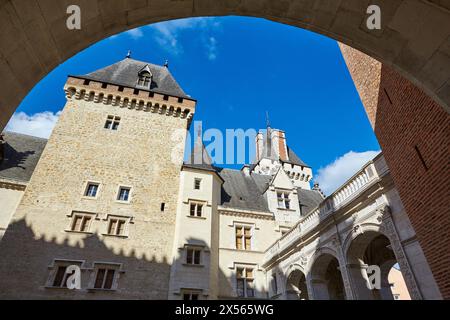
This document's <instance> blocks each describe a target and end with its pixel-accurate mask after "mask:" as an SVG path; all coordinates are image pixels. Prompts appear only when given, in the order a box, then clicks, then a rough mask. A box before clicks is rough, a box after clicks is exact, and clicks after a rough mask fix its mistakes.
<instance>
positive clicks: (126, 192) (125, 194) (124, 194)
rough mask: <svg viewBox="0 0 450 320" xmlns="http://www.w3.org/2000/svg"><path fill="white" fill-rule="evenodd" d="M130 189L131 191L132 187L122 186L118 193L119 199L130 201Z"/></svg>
mask: <svg viewBox="0 0 450 320" xmlns="http://www.w3.org/2000/svg"><path fill="white" fill-rule="evenodd" d="M130 191H131V188H128V187H120V188H119V194H118V195H117V200H119V201H124V202H128V201H129V200H130Z"/></svg>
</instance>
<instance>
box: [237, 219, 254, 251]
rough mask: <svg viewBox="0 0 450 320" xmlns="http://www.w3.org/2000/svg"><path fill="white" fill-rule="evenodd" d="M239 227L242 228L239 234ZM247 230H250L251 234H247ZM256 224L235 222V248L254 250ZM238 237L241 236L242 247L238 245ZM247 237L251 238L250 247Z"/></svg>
mask: <svg viewBox="0 0 450 320" xmlns="http://www.w3.org/2000/svg"><path fill="white" fill-rule="evenodd" d="M238 229H240V230H241V234H240V235H238ZM245 230H250V232H249V234H246V232H245ZM253 230H254V226H251V225H244V224H235V225H234V239H235V240H234V241H235V249H236V250H239V251H252V250H253V237H254V233H253ZM238 237H240V240H241V245H242V248H239V246H238ZM247 239H249V248H247V241H246V240H247Z"/></svg>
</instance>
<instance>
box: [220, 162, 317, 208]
mask: <svg viewBox="0 0 450 320" xmlns="http://www.w3.org/2000/svg"><path fill="white" fill-rule="evenodd" d="M218 170H219V171H220V175H221V177H222V178H223V179H224V184H223V186H222V203H221V205H222V206H223V207H228V208H236V209H246V210H256V211H262V212H270V211H269V207H268V206H267V200H266V199H265V197H264V193H265V191H266V190H267V187H268V185H269V183H270V181H271V180H272V176H270V175H261V174H256V173H252V174H251V175H250V176H247V175H245V173H243V172H242V171H240V170H232V169H218ZM297 193H298V199H299V203H300V208H301V213H302V214H303V215H304V214H307V213H309V212H310V211H311V210H312V209H314V208H316V207H317V206H318V205H319V204H320V203H321V202H322V201H323V197H322V195H321V194H320V192H318V191H315V190H305V189H301V188H298V189H297Z"/></svg>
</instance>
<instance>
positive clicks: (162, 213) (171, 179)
mask: <svg viewBox="0 0 450 320" xmlns="http://www.w3.org/2000/svg"><path fill="white" fill-rule="evenodd" d="M64 89H65V92H66V94H67V103H66V105H65V107H64V110H63V111H62V114H61V117H60V119H59V121H58V123H57V125H56V127H55V129H54V131H53V133H52V135H51V137H50V139H49V140H48V143H47V145H46V148H45V150H44V152H43V154H42V156H41V159H40V161H39V163H38V165H37V167H36V169H35V171H34V174H33V176H32V178H31V181H30V182H29V185H28V187H27V189H26V191H25V194H24V196H23V199H22V201H21V203H20V204H19V206H18V209H17V211H16V213H15V214H14V216H13V220H12V222H11V224H10V226H9V228H8V230H7V231H6V233H5V236H4V238H3V240H2V242H1V243H0V256H1V257H2V263H0V273H1V274H3V275H5V274H8V275H9V276H8V277H0V288H3V289H2V290H0V296H1V297H2V298H21V299H23V298H60V297H63V298H81V299H102V298H107V299H118V298H120V299H123V298H130V299H158V298H159V299H166V298H167V296H168V287H169V276H170V264H171V257H172V247H173V239H174V232H175V221H176V210H177V199H178V193H179V181H180V169H181V167H182V164H183V155H184V141H185V136H186V129H188V128H189V125H190V122H191V119H192V116H193V114H194V112H195V106H196V101H195V100H194V99H192V98H191V97H189V96H188V95H186V94H185V93H184V91H183V90H182V89H181V87H180V86H179V85H178V83H177V82H176V81H175V79H174V78H173V76H172V75H171V73H170V71H169V70H168V67H167V66H158V65H154V64H151V63H147V62H141V61H137V60H134V59H131V58H129V57H127V58H126V59H124V60H122V61H119V62H117V63H115V64H113V65H111V66H108V67H106V68H103V69H100V70H97V71H95V72H92V73H89V74H87V75H81V76H70V77H69V78H68V80H67V83H66V85H65V87H64ZM72 265H75V266H77V267H79V268H80V270H81V289H80V290H67V289H64V285H65V280H66V279H67V276H68V275H67V274H65V270H66V268H67V267H68V266H72ZM5 288H8V289H7V290H5Z"/></svg>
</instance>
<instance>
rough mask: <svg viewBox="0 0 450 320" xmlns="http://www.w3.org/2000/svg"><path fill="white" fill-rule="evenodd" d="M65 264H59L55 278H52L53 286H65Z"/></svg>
mask: <svg viewBox="0 0 450 320" xmlns="http://www.w3.org/2000/svg"><path fill="white" fill-rule="evenodd" d="M66 269H67V266H59V267H58V270H57V271H56V275H55V279H54V280H53V287H57V288H65V287H66V286H67V276H68V275H67V274H66Z"/></svg>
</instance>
